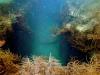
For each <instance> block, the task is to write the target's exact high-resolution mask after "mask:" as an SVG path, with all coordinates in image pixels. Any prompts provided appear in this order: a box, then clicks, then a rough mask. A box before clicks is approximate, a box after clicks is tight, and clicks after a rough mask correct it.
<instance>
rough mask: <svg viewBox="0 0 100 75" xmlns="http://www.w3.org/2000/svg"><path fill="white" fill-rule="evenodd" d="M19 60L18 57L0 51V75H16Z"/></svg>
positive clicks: (8, 52)
mask: <svg viewBox="0 0 100 75" xmlns="http://www.w3.org/2000/svg"><path fill="white" fill-rule="evenodd" d="M19 60H20V59H19V57H18V56H17V55H14V54H12V53H11V52H10V51H3V50H0V75H17V74H18V71H19V68H20V66H19V63H18V62H19Z"/></svg>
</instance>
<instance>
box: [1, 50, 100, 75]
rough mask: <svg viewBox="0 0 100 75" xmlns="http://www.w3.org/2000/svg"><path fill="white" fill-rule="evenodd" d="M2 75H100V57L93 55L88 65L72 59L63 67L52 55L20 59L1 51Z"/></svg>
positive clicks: (8, 52)
mask: <svg viewBox="0 0 100 75" xmlns="http://www.w3.org/2000/svg"><path fill="white" fill-rule="evenodd" d="M0 75H100V55H99V54H95V55H93V56H92V58H91V60H90V62H88V63H85V62H80V61H78V60H75V59H74V58H72V59H71V61H70V62H69V63H67V64H66V66H62V65H61V63H59V61H58V60H57V59H55V58H54V57H52V56H51V55H50V56H49V57H44V56H33V57H32V58H31V59H30V58H28V57H24V58H22V59H20V57H18V56H17V55H14V54H12V53H11V52H10V51H3V50H0Z"/></svg>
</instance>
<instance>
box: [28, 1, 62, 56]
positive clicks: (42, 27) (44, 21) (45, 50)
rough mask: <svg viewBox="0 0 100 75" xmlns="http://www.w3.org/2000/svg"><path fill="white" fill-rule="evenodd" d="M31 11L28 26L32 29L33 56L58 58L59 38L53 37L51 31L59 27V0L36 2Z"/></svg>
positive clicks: (60, 4) (60, 3)
mask: <svg viewBox="0 0 100 75" xmlns="http://www.w3.org/2000/svg"><path fill="white" fill-rule="evenodd" d="M36 2H37V3H36V5H35V6H34V4H33V6H34V7H33V8H32V9H31V16H30V17H29V18H31V21H30V25H31V28H32V29H33V34H34V35H33V36H34V39H33V48H32V49H33V55H46V56H49V54H50V52H51V54H52V55H53V56H55V57H57V58H59V57H60V51H59V50H60V45H59V37H53V36H52V34H53V29H54V28H56V27H59V25H60V23H61V21H60V10H61V7H62V4H63V1H61V0H55V1H54V0H38V1H36Z"/></svg>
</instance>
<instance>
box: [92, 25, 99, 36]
mask: <svg viewBox="0 0 100 75" xmlns="http://www.w3.org/2000/svg"><path fill="white" fill-rule="evenodd" d="M93 32H94V34H97V35H100V24H97V25H95V26H94V30H93Z"/></svg>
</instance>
